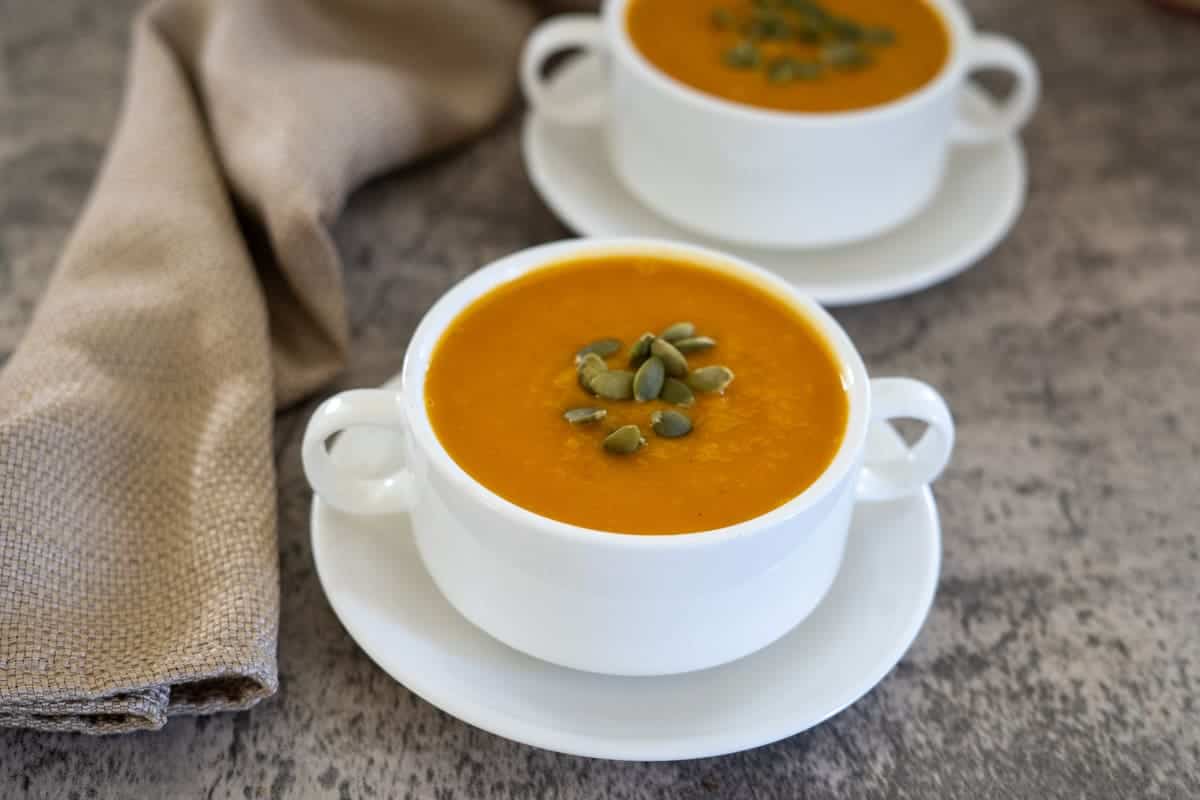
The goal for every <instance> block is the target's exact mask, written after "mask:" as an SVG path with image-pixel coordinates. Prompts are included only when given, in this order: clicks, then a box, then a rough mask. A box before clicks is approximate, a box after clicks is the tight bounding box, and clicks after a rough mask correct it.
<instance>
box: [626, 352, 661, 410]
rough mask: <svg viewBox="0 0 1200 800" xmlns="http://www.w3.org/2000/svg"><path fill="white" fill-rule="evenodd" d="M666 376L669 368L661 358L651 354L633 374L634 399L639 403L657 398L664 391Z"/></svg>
mask: <svg viewBox="0 0 1200 800" xmlns="http://www.w3.org/2000/svg"><path fill="white" fill-rule="evenodd" d="M666 376H667V370H666V367H664V366H663V360H662V359H661V358H659V357H658V356H651V357H650V358H648V359H646V361H645V362H644V363H643V364H642V365H641V366H640V367H638V371H637V372H636V373H635V374H634V376H633V399H634V400H637V401H638V402H639V403H644V402H645V401H647V400H654V399H656V398H657V397H658V395H659V393H661V392H662V388H663V379H664V378H666Z"/></svg>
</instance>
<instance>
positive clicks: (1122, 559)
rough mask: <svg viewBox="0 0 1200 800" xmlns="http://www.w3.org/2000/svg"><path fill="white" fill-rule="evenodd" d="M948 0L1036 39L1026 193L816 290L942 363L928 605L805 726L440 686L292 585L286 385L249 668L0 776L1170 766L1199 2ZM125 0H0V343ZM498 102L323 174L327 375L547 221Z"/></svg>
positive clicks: (496, 783) (1020, 792) (129, 786)
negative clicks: (332, 268)
mask: <svg viewBox="0 0 1200 800" xmlns="http://www.w3.org/2000/svg"><path fill="white" fill-rule="evenodd" d="M970 5H971V6H972V7H973V8H974V10H975V11H976V13H977V17H978V19H979V21H980V24H981V27H986V28H991V29H999V30H1003V31H1005V32H1009V33H1012V34H1015V35H1017V36H1019V37H1020V38H1022V39H1023V40H1024V41H1026V42H1027V43H1028V44H1029V45H1030V47H1031V48H1032V50H1033V51H1034V53H1035V55H1036V56H1037V58H1038V60H1039V61H1040V63H1041V65H1042V69H1043V74H1044V76H1045V83H1046V98H1045V102H1044V103H1043V106H1042V109H1041V111H1040V113H1039V115H1038V117H1037V119H1036V120H1035V122H1034V123H1033V125H1032V127H1031V129H1030V130H1029V131H1028V134H1027V136H1026V143H1027V145H1028V150H1029V156H1030V173H1031V180H1032V186H1031V193H1030V197H1029V205H1028V207H1027V209H1026V211H1025V213H1024V216H1023V217H1022V219H1021V221H1020V223H1019V224H1018V227H1017V228H1016V230H1015V231H1014V233H1013V235H1012V236H1011V237H1010V238H1009V239H1008V240H1007V241H1006V242H1005V243H1004V244H1002V245H1001V246H1000V248H999V249H998V250H997V251H996V252H995V253H994V254H993V255H991V256H990V257H988V258H987V259H986V261H985V262H984V263H983V264H981V265H980V266H979V267H978V268H977V269H974V270H972V271H970V272H968V273H967V274H965V275H963V276H962V277H960V278H957V279H956V280H954V281H952V282H951V283H949V284H947V285H944V286H941V287H938V288H935V289H932V290H930V291H927V292H925V293H923V294H921V295H919V296H916V297H912V298H909V299H905V300H900V301H897V302H891V303H883V304H878V305H874V306H870V307H866V308H859V309H852V310H842V311H839V312H838V313H837V316H838V318H839V319H840V320H841V321H842V322H843V324H845V326H846V327H847V328H848V329H849V331H850V333H851V334H852V336H853V337H854V338H855V339H856V340H857V341H858V342H859V344H860V345H861V347H862V350H863V352H864V354H865V356H866V359H867V362H868V365H869V367H870V368H871V369H872V371H874V372H875V373H877V374H885V373H905V374H913V375H917V376H920V377H922V378H925V379H927V380H929V381H931V382H932V383H934V384H936V385H938V386H940V387H942V388H943V390H944V391H945V393H946V395H947V397H948V398H949V400H950V403H951V405H952V407H953V408H954V409H955V411H956V414H957V416H958V420H959V425H960V439H959V449H958V452H957V456H956V458H955V461H954V464H953V465H952V467H951V469H950V471H949V473H948V474H947V475H946V477H945V478H944V479H943V480H942V481H941V482H940V483H939V485H938V487H937V495H938V499H939V502H940V505H941V509H942V512H943V521H944V527H945V540H946V543H945V567H944V574H943V578H942V582H941V586H940V590H939V592H938V596H937V601H936V605H935V608H934V610H933V614H932V616H931V618H930V620H929V622H928V624H927V625H926V627H925V629H924V631H923V632H922V634H921V636H920V638H919V639H918V640H917V643H916V645H915V646H914V647H913V649H912V651H911V652H910V653H909V654H908V655H907V656H906V657H905V659H904V660H903V661H902V662H901V664H900V666H899V667H897V668H896V670H895V671H894V672H893V674H892V675H891V676H889V677H888V678H887V679H886V680H885V681H884V682H883V684H882V685H880V686H879V687H878V688H877V689H875V691H873V692H872V693H871V694H870V695H868V696H867V697H866V698H864V699H863V700H862V701H860V702H859V703H858V704H856V705H855V706H854V707H852V708H851V709H849V710H847V711H846V712H844V713H843V714H842V715H840V716H839V717H837V718H836V719H834V720H833V721H831V722H828V723H826V724H825V725H822V726H821V727H819V728H817V729H816V730H813V731H811V732H808V733H804V734H801V735H798V736H795V737H792V738H791V739H788V740H786V741H783V742H780V743H778V744H775V745H771V746H769V747H764V748H761V749H759V750H755V751H752V752H749V753H744V754H739V755H734V756H729V757H725V758H717V759H708V760H703V761H694V762H683V763H675V764H614V763H604V762H598V761H589V760H586V759H580V758H570V757H565V756H558V755H555V754H552V753H547V752H543V751H538V750H533V749H531V748H528V747H524V746H521V745H517V744H513V743H510V742H507V741H504V740H502V739H499V738H497V737H494V736H491V735H489V734H486V733H482V732H480V731H478V730H474V729H472V728H470V727H468V726H466V725H464V724H462V723H460V722H458V721H456V720H454V719H452V718H450V717H448V716H447V715H445V714H443V713H441V712H439V711H437V710H435V709H433V708H432V707H430V706H429V705H427V704H425V703H424V702H423V701H421V700H418V699H416V698H415V697H414V696H413V695H411V694H410V693H409V692H407V691H406V690H405V689H404V688H403V687H401V686H398V685H397V684H395V683H394V682H393V681H392V680H391V679H390V678H388V677H387V676H386V675H385V674H384V673H383V672H381V671H380V670H379V669H377V668H376V667H375V666H374V665H373V664H372V663H371V662H370V661H369V660H368V659H367V658H366V656H364V655H363V654H362V653H361V652H360V651H359V650H358V648H357V647H356V646H355V645H354V644H353V643H352V642H351V641H350V639H349V637H348V636H347V635H346V634H345V632H344V631H343V630H342V628H341V627H340V625H339V624H338V623H337V621H336V620H335V619H334V616H333V613H332V612H331V611H330V609H329V606H328V605H327V603H326V602H325V599H324V598H323V596H322V595H321V591H320V588H319V587H318V584H317V580H316V577H315V575H314V574H313V566H312V560H311V558H310V554H309V546H308V538H307V537H308V524H307V513H308V505H309V491H308V489H307V486H306V484H305V482H304V480H303V478H302V477H301V474H300V468H299V453H298V448H297V442H298V435H299V432H300V430H301V428H302V425H303V423H304V420H305V419H306V417H307V415H308V413H309V412H310V411H311V410H312V408H313V405H314V404H315V401H314V404H309V405H308V406H306V407H304V408H300V409H297V410H296V411H294V412H292V413H290V414H288V415H286V416H284V417H282V418H281V419H280V420H279V425H278V435H277V443H278V460H279V468H280V473H281V479H280V499H279V504H280V522H281V529H280V540H281V541H280V549H281V558H282V566H283V618H282V626H281V638H280V644H279V657H280V667H281V672H282V682H283V688H282V690H281V691H280V693H279V695H278V696H277V697H275V698H273V699H272V700H269V701H267V702H265V703H263V704H262V705H261V706H260V707H258V708H256V709H254V710H253V711H250V712H247V713H241V714H235V715H226V716H218V717H213V718H201V719H190V718H184V719H177V720H175V721H173V722H172V723H171V724H170V725H169V726H168V727H167V728H166V729H165V730H163V731H161V732H158V733H152V734H135V735H129V736H125V737H121V738H111V739H92V738H86V737H83V736H74V735H45V734H32V733H27V732H21V731H0V796H3V797H14V796H16V797H21V796H30V797H43V796H44V797H61V796H67V797H136V796H154V797H211V798H225V797H235V798H240V797H260V796H262V797H412V798H446V799H447V800H448V799H449V798H474V797H498V798H500V797H513V798H564V799H566V798H601V797H604V798H630V799H631V800H632V799H633V798H639V799H640V798H737V799H739V800H740V799H741V798H748V799H750V800H769V799H770V798H800V797H804V798H826V797H835V796H836V797H861V798H876V797H897V798H910V797H913V798H916V797H920V798H934V797H969V798H974V797H980V798H983V797H989V798H990V797H1012V798H1049V797H1056V798H1057V797H1072V798H1082V797H1088V798H1101V797H1103V798H1133V797H1181V798H1182V797H1196V796H1200V712H1198V710H1197V699H1196V694H1197V691H1198V690H1200V552H1198V551H1200V542H1198V541H1197V529H1198V528H1200V491H1198V489H1200V486H1198V483H1200V481H1198V474H1200V473H1198V471H1197V469H1196V467H1195V464H1196V461H1197V458H1198V457H1200V422H1198V421H1197V420H1198V418H1200V346H1198V345H1197V341H1198V340H1200V224H1198V223H1200V24H1196V23H1192V22H1188V21H1184V20H1182V19H1181V18H1175V17H1168V16H1163V15H1161V14H1158V13H1156V12H1152V11H1150V10H1148V8H1147V7H1145V6H1144V4H1141V3H1137V2H1132V1H1131V0H1126V1H1124V2H1110V3H1095V2H1091V0H1054V2H1052V3H1051V2H1045V0H976V1H975V2H972V3H970ZM134 7H135V4H134V3H132V2H129V1H128V0H122V2H116V3H112V2H110V3H95V2H87V1H86V0H60V1H59V2H56V3H46V2H43V3H32V2H29V0H0V58H2V60H0V361H2V360H3V358H4V354H6V353H8V352H10V351H11V350H12V348H13V347H14V346H15V345H16V343H17V342H18V340H19V339H20V335H21V331H22V330H23V328H24V326H25V325H26V323H27V322H28V319H29V315H30V313H31V311H32V308H33V305H34V303H35V302H36V301H37V298H38V296H39V294H40V292H41V291H42V289H43V287H44V286H45V282H46V279H47V276H48V273H49V270H50V267H51V265H52V262H53V259H54V256H55V254H56V252H57V251H58V249H59V248H60V246H61V244H62V242H63V238H64V236H65V234H66V232H67V230H68V228H69V226H70V223H71V221H72V219H73V218H74V216H75V215H76V213H77V212H78V210H79V208H80V206H81V204H82V202H83V200H84V198H85V194H86V191H87V188H88V185H89V183H90V181H91V179H92V176H93V175H94V174H95V170H96V168H97V165H98V161H99V159H100V157H101V155H102V152H103V148H104V144H105V141H106V138H107V136H108V134H109V131H110V129H111V126H112V124H113V120H114V117H115V114H116V111H117V105H118V102H119V95H120V84H121V77H122V69H123V65H124V60H125V54H126V46H127V42H128V39H127V28H128V22H129V18H130V16H131V14H132V12H133V10H134ZM517 122H518V116H517V114H516V113H515V112H514V114H513V115H511V116H510V117H509V118H507V119H506V120H504V121H503V123H502V124H501V125H500V126H499V127H498V128H497V129H496V130H495V131H494V132H493V133H492V134H491V135H489V136H488V137H487V138H486V139H484V140H483V141H481V142H479V143H478V144H476V145H475V146H473V147H471V148H470V149H467V150H465V151H462V152H458V153H454V154H452V155H449V156H447V157H445V158H442V159H440V160H439V161H437V162H436V163H432V164H427V165H423V166H421V167H418V168H415V169H411V170H407V171H405V172H403V173H400V174H396V175H390V176H388V177H386V178H384V179H382V180H380V181H378V182H376V183H374V184H372V185H371V186H369V187H367V188H366V189H364V190H363V191H362V192H360V193H359V194H358V195H357V196H356V197H355V198H354V200H353V202H352V203H351V206H350V208H349V209H348V211H347V213H346V215H345V218H344V219H343V220H342V222H341V223H340V224H339V225H338V228H337V239H338V242H339V244H340V246H341V249H342V252H343V254H344V256H345V259H346V263H347V268H348V274H347V287H348V293H349V297H350V306H351V314H352V318H353V321H354V333H355V345H356V346H355V350H354V360H353V364H352V366H351V369H350V371H349V372H348V374H347V375H346V376H345V378H344V379H343V380H342V382H341V385H342V386H360V385H372V384H376V383H379V382H381V381H382V380H384V379H385V378H387V377H388V376H390V375H391V374H392V373H394V372H395V371H396V370H397V369H398V368H399V366H400V362H401V358H402V356H403V352H404V342H405V341H406V339H407V337H408V336H409V334H410V333H411V332H412V329H413V326H414V325H415V323H416V321H417V318H418V316H419V315H420V313H421V312H422V311H423V310H424V309H425V308H426V307H427V306H428V305H429V304H430V303H431V302H432V301H433V299H434V298H435V297H437V296H438V294H439V293H440V292H442V291H443V290H444V289H445V288H446V287H447V286H449V285H450V284H451V283H453V282H454V281H455V280H457V279H459V278H461V277H462V276H464V275H466V274H467V273H469V272H470V271H471V270H473V269H475V268H476V267H477V266H479V265H481V264H483V263H485V262H487V261H488V260H490V259H492V258H494V257H496V256H499V255H502V254H504V253H508V252H510V251H512V250H515V249H518V248H521V247H524V246H526V245H530V244H534V243H537V242H542V241H546V240H548V239H553V238H558V237H561V236H563V235H564V233H565V232H564V230H563V229H562V228H561V227H560V226H559V224H558V223H557V222H555V220H554V219H553V218H552V217H551V216H550V214H549V213H548V212H547V211H546V209H545V208H544V207H543V206H542V204H541V202H540V201H539V200H538V199H537V197H536V196H535V195H534V193H533V192H532V190H531V189H530V188H529V186H528V183H527V182H526V180H525V176H524V174H523V171H522V167H521V164H520V160H519V153H518V139H517V130H518V125H517ZM2 647H3V643H0V648H2Z"/></svg>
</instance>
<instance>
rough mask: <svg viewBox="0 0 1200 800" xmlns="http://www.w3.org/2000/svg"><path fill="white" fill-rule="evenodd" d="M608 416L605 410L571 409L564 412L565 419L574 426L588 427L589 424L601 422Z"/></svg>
mask: <svg viewBox="0 0 1200 800" xmlns="http://www.w3.org/2000/svg"><path fill="white" fill-rule="evenodd" d="M607 416H608V412H607V411H605V410H604V409H603V408H571V409H568V410H567V411H565V412H563V419H565V420H566V421H567V422H569V423H571V424H572V425H586V424H587V423H589V422H599V421H600V420H602V419H604V418H605V417H607Z"/></svg>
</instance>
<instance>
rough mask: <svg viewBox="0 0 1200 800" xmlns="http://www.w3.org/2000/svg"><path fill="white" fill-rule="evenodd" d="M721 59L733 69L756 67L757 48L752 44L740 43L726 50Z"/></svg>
mask: <svg viewBox="0 0 1200 800" xmlns="http://www.w3.org/2000/svg"><path fill="white" fill-rule="evenodd" d="M721 59H722V60H723V61H724V62H725V65H726V66H729V67H733V68H734V69H750V68H752V67H756V66H758V48H757V47H755V46H754V43H753V42H749V41H741V42H738V43H737V44H735V45H734V46H733V47H731V48H729V49H728V50H726V51H725V52H724V54H722V56H721Z"/></svg>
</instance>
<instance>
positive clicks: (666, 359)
mask: <svg viewBox="0 0 1200 800" xmlns="http://www.w3.org/2000/svg"><path fill="white" fill-rule="evenodd" d="M650 352H651V353H653V354H654V355H656V356H658V357H659V358H661V359H662V362H663V366H664V367H666V368H667V374H668V375H670V376H671V377H673V378H682V377H683V376H685V375H687V371H688V363H687V359H686V358H684V357H683V353H681V352H679V350H677V349H676V347H675V345H673V344H671V343H670V342H668V341H667V340H666V339H655V340H654V341H653V342H651V343H650Z"/></svg>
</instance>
